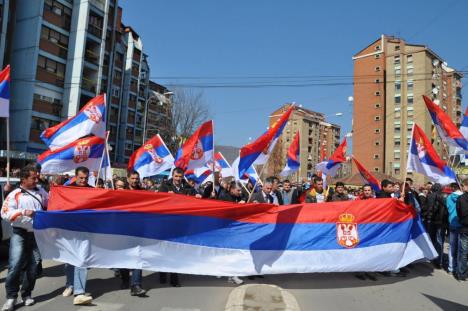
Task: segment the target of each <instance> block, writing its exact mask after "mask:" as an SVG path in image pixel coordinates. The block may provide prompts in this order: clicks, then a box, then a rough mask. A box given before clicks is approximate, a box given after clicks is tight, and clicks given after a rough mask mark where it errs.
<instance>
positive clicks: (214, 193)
mask: <svg viewBox="0 0 468 311" xmlns="http://www.w3.org/2000/svg"><path fill="white" fill-rule="evenodd" d="M211 128H212V129H213V154H212V157H213V160H212V164H211V172H212V174H213V190H212V191H211V196H212V197H213V198H216V189H215V179H216V176H215V167H216V166H215V161H216V160H215V144H214V141H215V139H214V121H213V120H211Z"/></svg>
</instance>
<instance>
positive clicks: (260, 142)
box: [238, 106, 294, 178]
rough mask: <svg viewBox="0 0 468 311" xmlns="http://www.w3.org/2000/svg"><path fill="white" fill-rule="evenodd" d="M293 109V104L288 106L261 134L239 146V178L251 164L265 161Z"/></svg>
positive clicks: (259, 163)
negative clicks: (250, 141)
mask: <svg viewBox="0 0 468 311" xmlns="http://www.w3.org/2000/svg"><path fill="white" fill-rule="evenodd" d="M293 109H294V106H291V107H289V109H288V110H287V111H286V112H285V113H283V115H282V116H281V117H280V118H279V119H278V121H276V122H275V123H274V124H273V125H272V126H271V127H270V128H269V129H268V130H267V131H266V132H265V133H264V134H263V135H262V136H260V137H259V138H257V139H256V140H255V141H254V142H252V143H250V144H248V145H245V146H244V147H242V148H241V150H240V158H239V166H238V174H239V175H238V177H239V178H242V175H244V173H245V172H246V171H247V170H248V169H249V167H250V166H252V165H253V164H257V165H261V164H265V163H266V162H267V160H268V158H269V156H270V154H271V152H272V151H273V148H274V147H275V144H276V142H277V141H278V139H279V137H280V136H281V133H282V132H283V129H284V127H285V126H286V124H287V123H288V120H289V117H290V116H291V113H292V111H293Z"/></svg>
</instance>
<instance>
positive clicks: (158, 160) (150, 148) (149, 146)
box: [145, 144, 163, 164]
mask: <svg viewBox="0 0 468 311" xmlns="http://www.w3.org/2000/svg"><path fill="white" fill-rule="evenodd" d="M145 150H146V151H147V152H148V153H149V154H150V156H151V159H153V161H154V162H155V163H157V164H160V163H162V162H163V159H162V158H161V157H160V156H158V154H157V153H156V151H154V147H153V145H152V144H147V145H145Z"/></svg>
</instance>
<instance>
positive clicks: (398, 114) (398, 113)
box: [395, 111, 401, 119]
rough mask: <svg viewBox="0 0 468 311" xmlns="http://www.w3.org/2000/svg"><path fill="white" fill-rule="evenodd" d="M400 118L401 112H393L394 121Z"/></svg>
mask: <svg viewBox="0 0 468 311" xmlns="http://www.w3.org/2000/svg"><path fill="white" fill-rule="evenodd" d="M399 118H401V112H400V111H395V119H399Z"/></svg>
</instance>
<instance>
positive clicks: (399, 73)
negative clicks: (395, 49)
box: [395, 68, 401, 79]
mask: <svg viewBox="0 0 468 311" xmlns="http://www.w3.org/2000/svg"><path fill="white" fill-rule="evenodd" d="M400 77H401V69H400V68H397V69H395V79H397V78H400Z"/></svg>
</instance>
